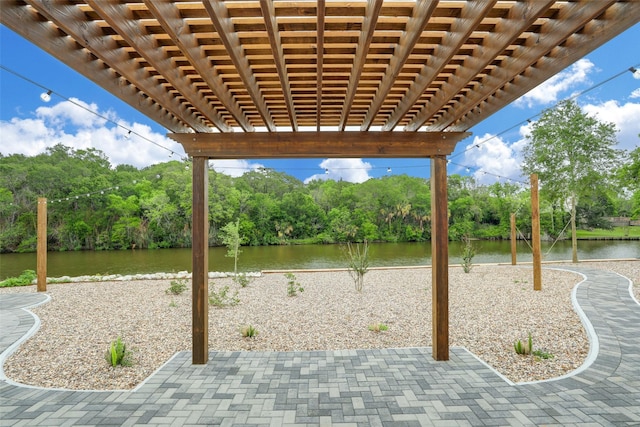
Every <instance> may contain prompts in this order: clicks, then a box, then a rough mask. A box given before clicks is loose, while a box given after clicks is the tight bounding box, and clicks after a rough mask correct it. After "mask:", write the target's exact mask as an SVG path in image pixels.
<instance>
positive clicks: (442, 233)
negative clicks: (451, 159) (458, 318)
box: [431, 156, 449, 360]
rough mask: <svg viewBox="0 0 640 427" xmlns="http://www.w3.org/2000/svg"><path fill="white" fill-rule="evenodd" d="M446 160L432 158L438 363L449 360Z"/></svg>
mask: <svg viewBox="0 0 640 427" xmlns="http://www.w3.org/2000/svg"><path fill="white" fill-rule="evenodd" d="M447 213H448V204H447V159H446V157H445V156H434V157H431V288H432V291H431V292H432V294H431V295H432V297H431V306H432V314H431V323H432V328H433V332H432V335H431V341H432V354H433V358H434V359H435V360H449V218H448V215H447Z"/></svg>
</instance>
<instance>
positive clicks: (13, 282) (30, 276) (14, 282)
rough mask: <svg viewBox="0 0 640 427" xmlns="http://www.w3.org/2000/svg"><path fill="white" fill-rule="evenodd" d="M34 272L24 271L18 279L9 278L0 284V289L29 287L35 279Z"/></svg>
mask: <svg viewBox="0 0 640 427" xmlns="http://www.w3.org/2000/svg"><path fill="white" fill-rule="evenodd" d="M36 277H37V276H36V272H35V271H33V270H24V271H23V272H22V273H21V274H20V275H19V276H18V277H9V278H7V279H5V280H3V281H2V282H0V288H10V287H14V286H29V285H31V284H32V283H33V281H34V280H35V279H36Z"/></svg>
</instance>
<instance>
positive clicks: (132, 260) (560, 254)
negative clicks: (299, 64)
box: [0, 240, 640, 280]
mask: <svg viewBox="0 0 640 427" xmlns="http://www.w3.org/2000/svg"><path fill="white" fill-rule="evenodd" d="M473 244H474V246H475V247H476V256H475V257H474V259H473V262H474V263H498V262H503V263H509V262H511V252H510V251H511V246H510V242H509V241H474V242H473ZM462 246H463V245H462V243H461V242H451V243H450V246H449V262H450V264H460V262H461V252H462ZM226 252H227V250H226V248H223V247H216V248H210V249H209V270H210V271H233V259H232V258H228V257H226V256H225V254H226ZM517 252H518V261H519V262H530V261H531V259H532V256H531V250H530V249H529V246H528V245H527V243H526V242H523V241H519V242H518V246H517ZM542 253H543V261H558V260H571V241H559V242H557V243H556V244H555V245H554V246H553V247H552V248H551V243H549V242H542ZM369 258H370V264H371V266H372V267H383V266H413V265H429V264H430V263H431V243H430V242H424V243H374V244H371V245H370V249H369ZM578 258H579V259H580V260H587V259H617V258H638V259H640V241H637V240H636V241H629V240H615V241H612V240H606V241H602V240H581V241H578ZM47 264H48V272H47V276H48V277H60V276H82V275H94V274H100V275H106V274H135V273H157V272H178V271H185V270H186V271H191V249H157V250H126V251H100V252H94V251H82V252H49V254H48V262H47ZM341 267H346V262H345V258H344V254H343V251H342V249H341V246H340V245H300V246H258V247H243V248H242V253H240V256H239V258H238V269H239V270H240V271H260V270H281V269H316V268H341ZM24 270H36V254H35V253H27V254H0V280H4V279H5V278H7V277H14V276H18V275H19V274H20V273H21V272H22V271H24Z"/></svg>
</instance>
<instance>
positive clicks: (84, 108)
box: [0, 64, 640, 184]
mask: <svg viewBox="0 0 640 427" xmlns="http://www.w3.org/2000/svg"><path fill="white" fill-rule="evenodd" d="M639 67H640V64H636V65H633V66H631V67H626V68H625V69H624V70H623V71H620V72H619V73H617V74H615V75H613V76H611V77H609V78H607V79H605V80H603V81H601V82H599V83H597V84H595V85H593V86H591V87H589V88H587V89H585V90H583V91H581V92H578V93H576V94H574V95H572V96H571V97H569V98H566V99H565V100H574V99H576V98H578V97H580V96H582V95H584V94H586V93H588V92H590V91H592V90H594V89H596V88H598V87H600V86H602V85H604V84H606V83H608V82H610V81H612V80H614V79H616V78H618V77H620V76H622V75H624V74H626V73H627V72H629V70H631V69H637V68H639ZM0 69H2V70H4V71H7V72H8V73H11V74H13V75H15V76H16V77H19V78H20V79H22V80H25V81H27V82H29V83H31V84H33V85H34V86H37V87H39V88H41V89H43V90H44V91H46V93H47V94H48V95H51V94H55V95H56V96H58V97H60V98H62V99H64V100H65V101H67V102H70V103H71V104H73V105H75V106H77V107H79V108H81V109H83V110H85V111H87V112H89V113H91V114H94V115H96V116H97V117H99V118H101V119H103V120H105V121H106V122H108V123H112V124H113V125H115V126H116V127H118V128H121V129H123V130H125V131H126V135H125V137H126V138H127V139H128V138H130V137H131V135H135V136H137V137H139V138H141V139H143V140H144V141H147V142H149V143H151V144H153V145H155V146H157V147H159V148H161V149H163V150H166V151H168V152H169V157H170V158H171V157H172V156H173V155H175V154H177V153H176V152H175V151H173V150H172V149H170V148H168V147H165V146H164V145H162V144H159V143H157V142H156V141H153V140H152V139H149V138H147V137H146V136H144V135H141V134H139V133H137V132H135V131H134V130H133V129H129V128H128V127H126V126H123V125H122V124H120V123H118V122H116V121H114V120H112V119H110V118H108V117H106V116H104V115H102V114H100V113H98V112H96V111H93V110H91V109H90V108H88V107H85V106H84V105H82V104H80V103H78V102H76V101H73V100H72V99H70V98H68V97H66V96H64V95H62V94H60V93H58V92H55V91H53V90H52V89H50V88H48V87H46V86H44V85H42V84H40V83H38V82H36V81H34V80H32V79H30V78H28V77H26V76H24V75H22V74H20V73H18V72H17V71H14V70H12V69H10V68H8V67H6V66H4V65H2V64H0ZM560 102H562V101H558V102H557V103H556V104H555V105H554V107H555V106H557V105H558V104H559V103H560ZM552 108H553V107H552ZM542 113H543V111H540V112H538V113H537V114H534V115H533V116H530V117H528V118H527V119H525V120H522V121H520V122H518V123H516V124H514V125H513V126H511V127H509V128H507V129H505V130H503V131H501V132H498V133H497V134H495V135H492V136H491V137H489V138H486V139H484V140H482V141H480V142H478V143H476V144H474V145H472V146H470V147H468V148H467V149H465V150H463V151H461V152H458V153H456V154H453V155H451V156H450V157H449V160H448V162H447V163H451V164H453V165H456V166H460V167H463V168H465V169H475V170H476V172H483V173H484V174H486V175H491V176H494V177H497V178H498V179H501V178H502V179H506V180H509V181H513V182H518V183H522V184H526V182H524V181H519V180H516V179H513V178H510V177H506V176H502V175H498V174H494V173H492V172H489V171H484V170H482V169H480V168H476V167H469V166H465V165H460V164H457V163H452V162H451V159H454V158H456V157H459V156H461V155H463V154H465V153H467V152H468V151H471V150H473V149H476V148H480V146H481V145H484V144H486V143H487V142H489V141H491V140H493V139H496V138H498V137H499V136H502V135H504V134H505V133H508V132H510V131H512V130H513V129H515V128H518V127H520V126H522V125H523V124H524V123H531V121H532V120H533V119H534V118H536V117H538V116H540V115H542ZM427 166H428V165H412V166H396V167H395V168H397V169H410V168H426V167H427ZM216 169H222V170H232V169H246V168H244V167H233V166H220V167H216ZM316 169H317V168H287V170H316ZM355 169H367V170H370V169H386V170H387V173H390V169H391V168H390V167H386V166H385V167H383V166H374V167H370V168H354V167H342V168H340V167H336V168H331V169H330V170H355ZM326 170H327V169H325V173H326Z"/></svg>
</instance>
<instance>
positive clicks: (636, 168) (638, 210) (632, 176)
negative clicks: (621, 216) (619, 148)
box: [618, 135, 640, 219]
mask: <svg viewBox="0 0 640 427" xmlns="http://www.w3.org/2000/svg"><path fill="white" fill-rule="evenodd" d="M638 137H639V138H640V135H638ZM618 177H619V181H620V186H621V187H622V188H623V189H626V190H627V191H628V192H630V193H632V196H631V208H630V211H631V212H630V215H631V217H632V218H634V219H637V218H640V146H638V147H636V148H635V149H634V150H633V151H631V152H629V153H628V159H627V160H626V161H625V162H624V164H623V165H622V167H621V168H620V171H619V174H618Z"/></svg>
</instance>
